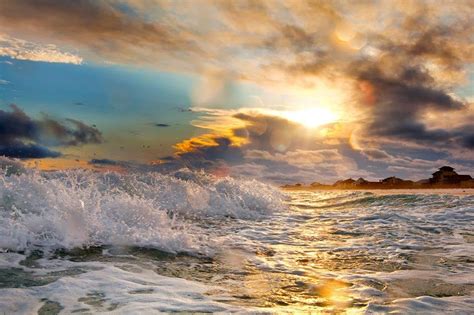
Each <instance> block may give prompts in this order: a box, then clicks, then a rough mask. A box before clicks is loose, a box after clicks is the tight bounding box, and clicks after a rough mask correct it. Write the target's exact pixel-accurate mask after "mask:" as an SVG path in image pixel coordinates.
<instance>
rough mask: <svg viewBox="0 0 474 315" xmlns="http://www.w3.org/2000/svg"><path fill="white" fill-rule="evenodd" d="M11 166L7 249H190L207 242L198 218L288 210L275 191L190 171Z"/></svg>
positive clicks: (0, 177) (0, 193)
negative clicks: (50, 169)
mask: <svg viewBox="0 0 474 315" xmlns="http://www.w3.org/2000/svg"><path fill="white" fill-rule="evenodd" d="M3 162H5V161H3ZM13 165H14V167H15V168H14V169H13V171H12V168H11V167H9V166H7V167H3V166H5V163H3V166H2V168H3V170H2V171H1V174H0V213H1V216H0V249H1V250H3V251H5V250H13V251H22V250H30V249H34V248H47V249H51V248H53V249H54V248H74V247H84V246H95V245H133V246H150V247H154V248H158V249H161V250H164V251H168V252H180V251H188V252H193V251H199V250H201V249H202V247H203V245H205V244H203V242H204V241H203V237H202V235H200V233H199V228H198V227H197V226H196V224H194V222H195V221H196V220H201V219H207V220H212V219H216V218H217V219H219V218H222V217H230V218H236V219H255V218H258V217H261V216H262V215H266V214H269V213H271V212H272V211H275V210H279V209H282V207H283V202H282V200H283V195H282V194H281V193H280V192H279V191H278V190H277V189H276V188H273V187H271V186H268V185H265V184H262V183H259V182H256V181H245V180H237V179H233V178H229V177H225V178H216V177H213V176H211V175H208V174H205V173H203V172H193V171H190V170H187V169H183V170H180V171H178V172H176V173H173V174H168V175H163V174H158V173H135V174H118V173H113V172H109V173H98V172H94V171H87V170H68V171H57V172H41V171H37V170H25V169H22V168H21V167H20V166H19V165H16V164H13Z"/></svg>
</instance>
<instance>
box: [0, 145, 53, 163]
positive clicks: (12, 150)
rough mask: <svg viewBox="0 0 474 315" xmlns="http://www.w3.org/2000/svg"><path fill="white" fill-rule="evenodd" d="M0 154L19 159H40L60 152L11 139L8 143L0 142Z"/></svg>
mask: <svg viewBox="0 0 474 315" xmlns="http://www.w3.org/2000/svg"><path fill="white" fill-rule="evenodd" d="M0 156H8V157H12V158H20V159H42V158H48V157H52V158H55V157H59V156H61V153H60V152H57V151H52V150H50V149H48V148H46V147H43V146H40V145H37V144H25V143H23V142H20V141H13V142H10V143H8V144H0Z"/></svg>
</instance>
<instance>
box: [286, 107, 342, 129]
mask: <svg viewBox="0 0 474 315" xmlns="http://www.w3.org/2000/svg"><path fill="white" fill-rule="evenodd" d="M284 117H285V118H286V119H288V120H291V121H294V122H296V123H299V124H302V125H303V126H305V127H307V128H315V127H319V126H322V125H325V124H329V123H332V122H335V121H337V119H338V118H339V117H338V115H337V114H336V113H335V112H333V111H331V110H329V109H327V108H310V109H303V110H298V111H291V112H285V113H284Z"/></svg>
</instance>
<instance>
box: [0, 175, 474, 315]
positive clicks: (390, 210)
mask: <svg viewBox="0 0 474 315" xmlns="http://www.w3.org/2000/svg"><path fill="white" fill-rule="evenodd" d="M7 173H8V174H7ZM0 213H1V215H0V314H35V313H38V314H58V313H63V314H70V313H77V314H92V313H94V314H95V313H110V314H154V313H157V312H185V313H190V312H191V313H193V312H217V313H219V312H220V313H230V312H235V313H266V314H268V313H270V314H271V313H322V314H339V313H342V314H385V313H400V314H406V313H416V314H436V313H439V314H472V312H473V310H474V230H473V222H474V195H469V194H461V195H458V194H452V193H444V192H435V191H433V192H428V193H427V192H424V193H417V192H415V191H407V192H403V193H391V192H386V193H383V192H382V193H381V192H377V193H374V192H363V191H353V192H350V191H324V192H318V191H304V190H301V191H282V190H280V189H279V188H277V187H274V186H270V185H266V184H262V183H260V182H258V181H255V180H243V179H233V178H216V177H213V176H212V175H208V174H205V173H203V172H192V171H189V170H184V169H183V170H180V171H177V172H174V173H172V174H168V175H162V174H154V173H147V174H145V173H137V174H118V173H97V172H92V171H86V170H76V171H72V170H70V171H59V172H39V171H34V170H24V169H18V170H15V169H14V170H10V171H9V172H5V171H3V172H2V174H1V175H0Z"/></svg>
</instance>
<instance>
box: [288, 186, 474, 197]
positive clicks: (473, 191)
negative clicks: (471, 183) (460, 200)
mask: <svg viewBox="0 0 474 315" xmlns="http://www.w3.org/2000/svg"><path fill="white" fill-rule="evenodd" d="M282 189H283V190H289V191H362V192H371V193H374V194H377V195H404V194H443V195H455V196H469V195H474V188H433V187H431V188H429V187H423V188H377V189H364V188H334V187H333V188H330V189H321V188H313V187H309V186H300V187H282Z"/></svg>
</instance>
